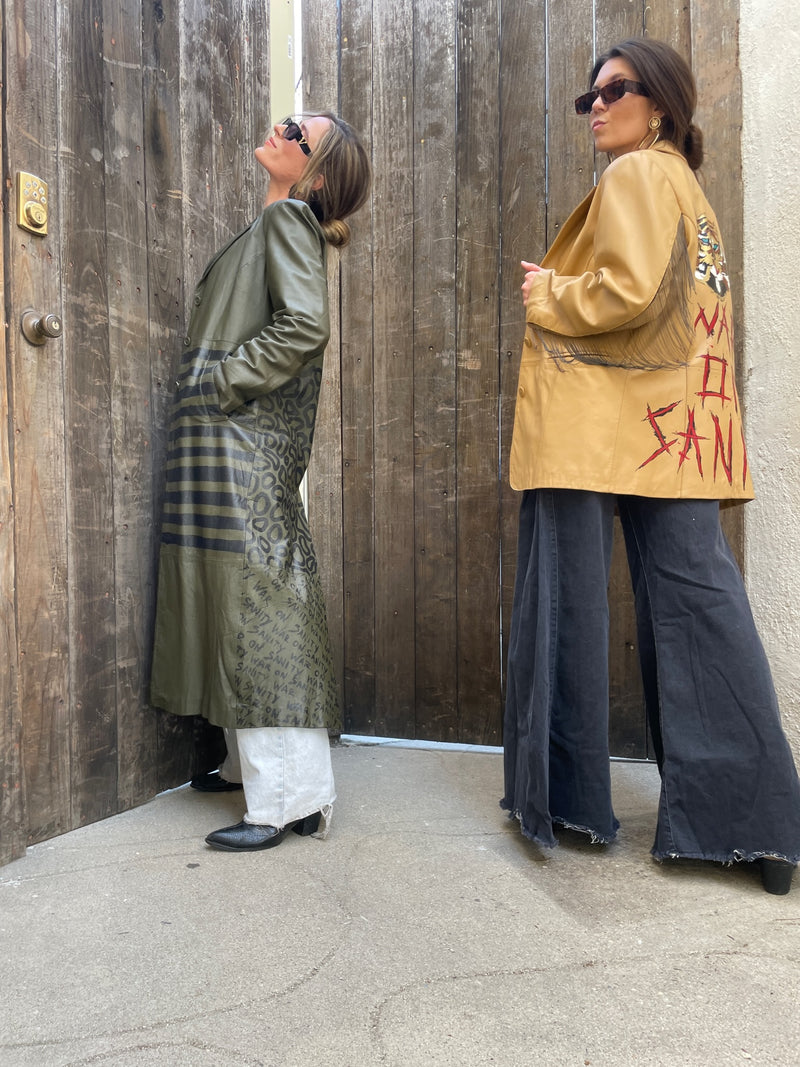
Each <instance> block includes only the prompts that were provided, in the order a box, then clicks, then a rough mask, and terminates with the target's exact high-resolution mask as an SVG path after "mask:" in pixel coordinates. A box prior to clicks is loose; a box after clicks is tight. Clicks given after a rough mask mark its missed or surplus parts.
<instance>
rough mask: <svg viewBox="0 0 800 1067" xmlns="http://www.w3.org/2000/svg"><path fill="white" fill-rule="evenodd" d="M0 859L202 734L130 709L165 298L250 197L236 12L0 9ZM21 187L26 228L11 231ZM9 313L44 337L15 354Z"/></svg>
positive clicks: (250, 138)
mask: <svg viewBox="0 0 800 1067" xmlns="http://www.w3.org/2000/svg"><path fill="white" fill-rule="evenodd" d="M2 15H3V25H4V27H5V32H4V35H3V42H4V48H5V55H4V70H5V75H6V80H5V85H4V86H3V90H2V92H3V97H2V100H3V115H2V124H1V125H0V137H2V139H3V142H4V144H3V148H4V151H3V160H4V164H5V172H4V175H3V177H4V182H3V195H4V209H5V210H4V229H3V238H2V258H0V274H1V275H3V277H4V282H5V285H4V290H3V291H4V292H5V293H6V297H7V299H6V307H5V320H6V322H7V324H8V328H7V329H6V330H5V331H4V337H2V338H0V345H3V346H4V347H3V361H2V367H3V375H2V379H0V386H1V388H0V396H2V401H1V402H0V403H1V406H2V426H0V508H2V512H1V513H0V654H2V656H3V670H2V671H0V787H1V788H0V861H2V860H7V859H9V858H11V857H13V856H16V855H18V854H19V853H20V851H21V850H22V849H24V847H25V845H26V844H28V843H32V842H35V841H39V840H42V839H44V838H47V837H51V836H53V835H55V834H59V833H62V832H64V831H66V830H69V829H72V828H73V827H75V826H79V825H82V824H84V823H87V822H91V821H94V820H96V819H100V818H103V817H105V816H108V815H110V814H113V813H114V812H117V811H121V810H124V809H125V808H128V807H130V806H132V805H134V804H137V803H141V802H142V801H144V800H146V799H148V798H149V797H151V796H153V795H154V794H155V793H156V792H157V791H158V790H159V789H162V788H165V787H167V786H171V785H176V784H179V783H180V782H183V781H186V779H187V778H188V776H189V775H190V774H191V773H192V771H193V770H195V769H197V768H198V767H203V769H205V767H206V766H208V765H210V764H211V763H213V760H214V759H215V758H216V755H217V753H218V751H219V737H218V732H216V731H210V730H207V729H206V728H205V727H204V726H203V725H200V724H198V723H197V722H196V721H193V720H183V719H178V718H175V717H173V716H168V715H162V714H160V713H158V712H156V711H154V710H153V709H152V708H150V707H149V706H148V702H147V679H148V670H149V662H150V643H151V639H152V637H151V635H152V616H153V606H154V588H155V562H156V538H157V528H158V513H159V506H160V504H159V502H160V495H161V491H162V490H161V486H162V482H163V456H164V447H165V429H164V427H165V423H166V418H167V411H168V408H169V405H170V403H171V398H172V395H173V391H174V379H175V376H176V374H175V371H176V366H177V360H178V357H179V354H180V345H181V337H182V336H183V332H184V331H183V328H182V326H183V322H184V320H185V316H186V305H187V302H188V301H189V300H190V299H191V294H192V289H193V285H194V281H195V280H196V279H197V277H198V276H199V273H200V271H201V270H202V267H203V265H204V263H205V262H206V261H207V259H208V258H209V257H210V255H211V254H212V253H213V251H214V250H215V249H216V248H217V247H218V246H219V245H220V244H221V243H222V242H223V241H224V240H226V239H227V238H228V237H229V236H230V235H232V234H233V233H235V232H237V230H239V229H241V228H242V227H243V226H244V225H246V224H247V223H248V222H249V221H250V219H251V218H252V217H254V215H255V214H256V213H257V212H258V210H259V208H260V204H261V200H262V198H263V183H260V184H259V181H258V175H257V173H256V171H257V169H258V168H257V167H256V165H255V164H254V162H253V158H252V152H253V148H254V147H255V146H256V145H257V144H258V143H260V142H261V140H262V139H263V134H264V130H265V128H266V126H267V125H268V123H269V118H270V116H269V92H268V83H267V76H268V70H267V64H266V63H265V61H264V57H265V56H267V55H268V51H269V50H268V8H267V6H266V5H264V4H263V3H261V2H260V0H217V2H215V3H214V4H208V3H207V2H206V0H171V2H168V0H157V2H155V3H152V2H147V3H142V0H38V2H37V3H26V2H24V0H2ZM21 171H25V172H31V173H32V174H34V175H36V176H38V177H39V178H41V179H43V180H44V181H45V182H46V183H47V185H48V197H47V210H48V212H49V218H48V225H47V233H46V234H43V233H41V232H39V233H32V232H30V231H28V230H25V229H22V228H20V227H19V226H18V225H17V224H16V218H15V202H14V199H15V198H14V186H15V182H16V175H17V173H18V172H21ZM27 308H33V309H34V310H35V311H36V312H37V313H38V314H39V315H40V316H41V315H45V314H48V313H52V314H55V315H57V316H58V317H59V318H60V319H61V321H62V323H63V331H62V334H61V336H60V337H57V338H52V339H48V340H47V341H46V342H45V343H44V344H42V345H32V344H30V343H29V342H28V341H27V340H25V338H24V337H23V335H22V333H21V331H20V317H21V315H22V313H23V311H24V310H25V309H27Z"/></svg>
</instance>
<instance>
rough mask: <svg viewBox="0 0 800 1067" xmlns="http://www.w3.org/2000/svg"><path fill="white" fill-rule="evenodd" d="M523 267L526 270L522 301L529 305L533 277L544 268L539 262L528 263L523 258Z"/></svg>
mask: <svg viewBox="0 0 800 1067" xmlns="http://www.w3.org/2000/svg"><path fill="white" fill-rule="evenodd" d="M522 269H523V270H524V271H525V281H524V282H523V283H522V303H523V304H524V305H525V306H526V307H527V304H528V296H529V294H530V291H531V285H532V284H533V279H534V278H535V277H536V275H537V274H538V273H539V271H540V270H541V269H542V268H541V267H540V266H539V265H538V263H528V262H527V261H526V260H524V259H523V260H522Z"/></svg>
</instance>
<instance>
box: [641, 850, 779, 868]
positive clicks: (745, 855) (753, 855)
mask: <svg viewBox="0 0 800 1067" xmlns="http://www.w3.org/2000/svg"><path fill="white" fill-rule="evenodd" d="M650 855H651V856H652V857H653V859H654V860H655V861H656V863H663V861H664V860H706V861H707V862H708V863H723V864H724V865H725V866H726V867H732V866H733V864H734V863H757V862H758V860H763V859H765V858H767V857H768V858H769V859H776V860H784V861H785V862H786V863H793V864H794V865H795V866H797V864H798V863H800V855H795V856H791V855H787V854H786V853H785V852H776V851H775V850H773V851H772V852H768V851H762V852H741V851H739V849H733V851H732V852H728V853H726V854H724V855H723V854H716V853H715V854H713V855H712V854H710V853H707V852H706V853H704V852H676V851H674V850H671V851H668V852H667V851H664V850H663V849H657V848H655V847H653V848H652V849H651V850H650Z"/></svg>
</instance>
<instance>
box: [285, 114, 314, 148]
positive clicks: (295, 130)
mask: <svg viewBox="0 0 800 1067" xmlns="http://www.w3.org/2000/svg"><path fill="white" fill-rule="evenodd" d="M278 125H279V126H283V128H284V129H283V137H284V140H286V141H297V143H298V144H299V145H300V148H301V150H302V151H303V152H305V154H306V155H307V156H310V155H311V148H310V146H309V144H308V142H307V141H306V139H305V136H304V135H303V131H302V130H301V129H300V127H299V126H298V124H297V123H296V122H295V121H294V119H293V118H292V116H291V115H288V116H287V117H286V118H285V119H282V120H281V121H280V122H279V123H278Z"/></svg>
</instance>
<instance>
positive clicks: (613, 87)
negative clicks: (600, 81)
mask: <svg viewBox="0 0 800 1067" xmlns="http://www.w3.org/2000/svg"><path fill="white" fill-rule="evenodd" d="M625 93H636V95H637V96H649V95H650V93H648V91H647V89H645V87H644V86H643V85H642V83H641V82H632V81H629V80H628V78H619V79H617V80H616V81H613V82H609V83H608V85H604V86H603V88H602V89H590V90H589V92H588V93H584V94H583V96H579V97H578V98H577V100H576V101H575V110H576V111H577V113H578V114H579V115H588V114H589V112H590V111H591V110H592V104H594V102H595V100H596V99H597V98H598V96H599V97H600V99H601V100H602V101H603V103H604V104H614V103H616V101H617V100H621V99H622V98H623V96H624V95H625Z"/></svg>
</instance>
